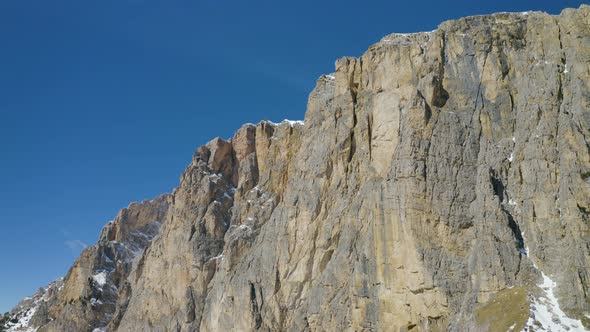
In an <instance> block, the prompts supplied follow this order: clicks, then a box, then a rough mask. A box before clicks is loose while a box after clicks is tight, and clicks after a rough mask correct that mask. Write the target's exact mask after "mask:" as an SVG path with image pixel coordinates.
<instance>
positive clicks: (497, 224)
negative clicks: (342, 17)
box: [13, 6, 590, 331]
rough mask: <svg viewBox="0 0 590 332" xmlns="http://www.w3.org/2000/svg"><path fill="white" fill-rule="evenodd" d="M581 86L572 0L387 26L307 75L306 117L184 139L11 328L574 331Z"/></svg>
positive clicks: (582, 35)
mask: <svg viewBox="0 0 590 332" xmlns="http://www.w3.org/2000/svg"><path fill="white" fill-rule="evenodd" d="M589 82H590V7H588V6H582V7H581V8H579V9H575V10H574V9H568V10H564V11H563V12H562V13H561V14H560V15H559V16H550V15H547V14H544V13H540V12H529V13H518V14H517V13H500V14H494V15H489V16H477V17H468V18H464V19H460V20H455V21H448V22H445V23H443V24H441V25H440V26H439V28H438V29H437V30H435V31H432V32H428V33H416V34H392V35H390V36H386V37H384V38H383V39H382V40H381V41H380V42H378V43H377V44H375V45H373V46H371V47H370V48H369V50H368V51H367V52H366V53H365V54H363V55H362V56H361V57H360V58H342V59H340V60H338V61H337V62H336V72H335V73H334V74H332V75H326V76H322V77H321V78H320V79H319V80H318V82H317V86H316V88H315V89H314V90H313V92H312V93H311V95H310V97H309V103H308V107H307V113H306V115H305V124H303V123H300V122H289V121H285V122H282V123H280V124H273V123H270V122H266V121H263V122H261V123H259V124H258V125H250V124H248V125H245V126H243V127H242V128H240V129H239V130H238V131H237V133H236V134H235V136H234V137H233V138H232V139H230V140H228V141H225V140H222V139H219V138H218V139H215V140H213V141H211V142H210V143H208V144H206V145H205V146H202V147H201V148H199V149H198V151H197V152H196V153H195V155H194V157H193V160H192V162H191V164H190V165H189V166H188V168H187V169H186V171H185V172H184V174H183V175H182V177H181V181H180V185H179V187H178V188H176V189H175V191H174V193H173V194H172V195H170V196H163V197H161V198H159V199H157V200H156V201H154V202H153V203H147V202H146V203H143V204H138V205H135V208H134V205H132V206H131V207H130V208H129V209H127V210H123V212H122V213H121V214H120V215H119V217H118V218H117V219H116V220H115V222H114V223H112V224H109V225H107V226H106V227H105V230H104V231H103V234H102V235H101V238H100V241H99V244H98V245H97V246H96V247H92V248H90V249H88V250H87V251H85V252H84V253H83V254H82V255H81V257H80V258H79V259H78V261H77V262H76V263H75V264H74V266H73V267H72V269H71V270H70V272H69V273H68V276H67V277H66V278H65V280H64V287H63V288H62V289H60V290H59V291H56V292H55V294H54V295H52V296H50V298H51V299H50V300H47V301H45V302H43V301H41V302H43V303H44V304H43V305H44V306H45V307H47V308H46V310H44V311H43V310H42V311H43V315H42V314H35V315H33V318H34V317H36V316H37V317H38V319H36V323H35V324H30V323H27V326H29V327H31V328H37V327H39V331H63V330H72V329H75V330H79V331H84V330H86V331H92V330H93V329H98V330H108V331H171V330H174V331H231V330H234V331H253V330H262V331H340V330H351V331H362V330H366V331H406V330H412V331H446V330H450V331H486V330H490V331H496V330H497V331H500V330H501V331H506V330H513V331H518V330H522V329H525V328H528V329H529V330H533V331H535V330H550V331H559V330H565V329H566V327H567V328H568V329H570V330H574V331H575V330H584V329H588V328H590V293H589V291H590V290H589V287H590V236H589V235H590V233H589V230H590V220H589V217H590V216H589V213H590V153H589V151H590V132H589V129H590V87H589ZM137 211H139V212H137ZM146 211H148V212H146ZM124 220H127V221H128V222H127V223H126V222H125V221H124ZM131 220H133V221H131ZM155 221H159V222H158V223H154V222H155ZM160 222H161V224H162V226H161V227H158V226H159V225H160ZM123 225H128V226H125V227H124V226H123ZM138 230H141V231H139V232H138ZM133 234H135V236H134V235H133ZM137 234H142V236H139V235H137ZM146 234H147V235H146ZM156 234H157V235H156ZM143 235H145V237H144V236H143ZM154 236H155V238H154ZM152 238H153V240H152ZM126 241H127V242H126ZM129 241H131V242H132V243H134V244H137V247H133V248H134V249H129V245H122V246H118V245H119V244H125V243H128V242H129ZM144 248H146V249H145V251H144V250H143V249H144ZM113 255H115V256H117V255H123V256H122V257H121V258H117V257H115V258H113ZM134 257H135V258H134ZM115 262H116V263H115ZM109 264H110V265H109ZM103 277H104V279H103ZM93 299H94V300H93ZM98 301H100V302H101V303H100V304H97V303H98ZM93 303H94V304H93ZM19 310H20V311H19ZM19 310H15V312H14V313H13V314H14V315H18V314H19V313H21V316H22V315H23V312H24V313H26V312H27V311H26V310H25V311H23V309H22V308H21V309H19ZM39 312H41V311H39ZM39 317H40V318H39ZM584 326H585V328H584ZM13 329H15V328H14V326H13Z"/></svg>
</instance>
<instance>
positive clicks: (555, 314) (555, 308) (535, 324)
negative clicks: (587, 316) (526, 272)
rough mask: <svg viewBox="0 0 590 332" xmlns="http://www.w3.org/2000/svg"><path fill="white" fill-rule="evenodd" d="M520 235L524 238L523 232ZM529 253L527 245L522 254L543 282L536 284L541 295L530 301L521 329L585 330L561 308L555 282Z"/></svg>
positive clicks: (547, 331) (547, 330)
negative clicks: (527, 315)
mask: <svg viewBox="0 0 590 332" xmlns="http://www.w3.org/2000/svg"><path fill="white" fill-rule="evenodd" d="M522 235H523V239H524V233H523V234H522ZM525 243H526V240H525ZM529 253H530V251H529V248H528V246H527V247H526V249H525V252H524V254H525V255H527V256H528V257H529V259H530V260H531V262H532V263H533V266H534V267H535V269H537V271H539V272H540V273H541V276H542V277H543V282H542V283H540V284H537V286H539V288H541V290H542V292H543V295H542V296H539V297H537V298H534V299H533V301H532V303H531V316H530V317H529V319H528V321H527V323H526V326H525V327H524V329H523V330H522V331H546V332H556V331H570V332H574V331H586V329H584V326H583V325H582V322H581V321H579V320H577V319H572V318H569V317H568V316H567V315H566V314H565V312H563V310H561V307H560V306H559V302H558V301H557V297H555V293H554V289H555V287H557V283H556V282H555V281H553V280H552V279H551V278H549V276H547V275H546V274H545V273H544V272H543V271H541V269H539V267H538V266H537V264H535V262H534V261H533V259H532V257H530V255H529ZM539 325H540V326H539Z"/></svg>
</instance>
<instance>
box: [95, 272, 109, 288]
mask: <svg viewBox="0 0 590 332" xmlns="http://www.w3.org/2000/svg"><path fill="white" fill-rule="evenodd" d="M92 280H94V282H95V283H96V284H97V285H98V286H99V287H102V286H104V285H105V284H106V283H107V273H106V272H105V271H101V272H99V273H97V274H95V275H93V276H92Z"/></svg>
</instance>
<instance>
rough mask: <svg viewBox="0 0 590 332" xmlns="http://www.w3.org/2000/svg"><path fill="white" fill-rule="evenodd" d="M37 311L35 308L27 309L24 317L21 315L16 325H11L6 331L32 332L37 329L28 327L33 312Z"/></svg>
mask: <svg viewBox="0 0 590 332" xmlns="http://www.w3.org/2000/svg"><path fill="white" fill-rule="evenodd" d="M36 311H37V306H35V307H33V308H31V309H29V310H28V311H27V312H26V313H25V314H24V315H22V316H21V317H20V318H19V319H18V322H16V324H14V325H11V326H10V327H9V328H8V330H6V331H7V332H17V331H18V332H34V331H36V330H37V329H33V328H32V327H29V322H30V321H31V318H32V317H33V315H34V314H35V312H36Z"/></svg>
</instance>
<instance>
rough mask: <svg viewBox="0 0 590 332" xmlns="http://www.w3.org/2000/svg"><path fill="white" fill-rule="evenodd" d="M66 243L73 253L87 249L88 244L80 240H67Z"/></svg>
mask: <svg viewBox="0 0 590 332" xmlns="http://www.w3.org/2000/svg"><path fill="white" fill-rule="evenodd" d="M64 244H65V245H66V246H67V247H68V248H70V250H71V251H72V252H73V253H76V254H77V253H79V252H80V251H82V250H84V249H86V247H88V245H87V244H86V243H84V242H82V241H80V240H67V241H66V242H64Z"/></svg>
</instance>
